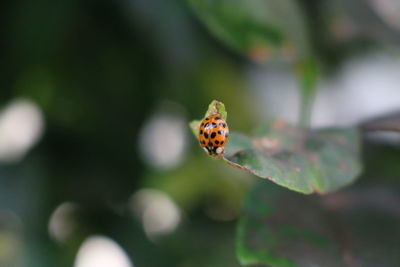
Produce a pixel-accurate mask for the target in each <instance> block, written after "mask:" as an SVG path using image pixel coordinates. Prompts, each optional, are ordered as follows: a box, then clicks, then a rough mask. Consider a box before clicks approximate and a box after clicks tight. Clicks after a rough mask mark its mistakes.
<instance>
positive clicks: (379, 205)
mask: <svg viewBox="0 0 400 267" xmlns="http://www.w3.org/2000/svg"><path fill="white" fill-rule="evenodd" d="M399 196H400V188H395V189H394V188H389V187H382V186H380V187H368V188H362V189H353V190H347V191H341V192H338V193H335V194H330V195H326V196H323V197H321V196H305V195H301V194H294V193H291V192H290V191H285V190H282V189H279V188H278V187H271V186H269V185H268V184H265V183H258V184H257V185H256V186H255V188H254V189H253V190H252V191H251V192H250V194H249V196H248V198H247V202H246V207H245V212H244V215H243V216H242V218H241V220H240V221H239V224H238V227H237V239H236V248H237V255H238V258H239V261H240V262H241V263H242V264H243V265H252V264H259V265H262V266H264V265H268V266H397V264H398V263H399V262H400V244H399V242H398V238H395V237H397V236H399V235H400V212H399V209H398V203H399V202H400V197H399Z"/></svg>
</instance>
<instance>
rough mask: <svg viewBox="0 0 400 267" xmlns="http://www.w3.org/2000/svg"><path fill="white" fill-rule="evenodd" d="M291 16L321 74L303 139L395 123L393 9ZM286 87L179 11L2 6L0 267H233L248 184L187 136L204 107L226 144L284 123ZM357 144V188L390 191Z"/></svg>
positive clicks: (391, 153)
mask: <svg viewBox="0 0 400 267" xmlns="http://www.w3.org/2000/svg"><path fill="white" fill-rule="evenodd" d="M295 2H296V1H295ZM383 2H385V3H386V2H390V1H383ZM297 3H298V5H299V7H300V9H299V12H300V16H301V17H303V18H304V21H305V25H306V28H307V30H308V32H309V38H310V42H311V46H310V47H311V49H312V53H313V54H314V55H315V57H316V58H317V59H318V61H319V62H320V64H321V69H322V72H323V76H322V78H321V83H320V84H321V85H320V88H319V91H318V94H317V97H316V103H315V110H314V114H315V115H314V116H313V119H312V125H313V126H314V127H322V126H331V125H355V124H357V123H359V122H361V121H363V120H365V119H368V118H372V117H374V116H378V115H381V114H385V113H387V112H390V111H394V110H396V109H398V108H399V107H400V90H399V89H398V84H399V83H398V82H400V80H399V77H400V75H399V74H400V73H399V70H400V68H399V67H400V63H399V62H400V54H399V50H398V42H399V40H400V38H399V29H400V22H399V21H398V19H397V17H396V16H393V14H391V13H390V12H391V10H393V9H394V10H400V8H399V5H398V4H396V3H392V5H394V7H393V6H392V7H391V8H388V7H387V5H386V4H383V5H382V4H379V1H372V0H371V1H366V2H363V3H359V2H357V1H356V2H354V3H347V1H316V0H314V1H297ZM389 4H390V3H389ZM395 8H397V9H395ZM397 14H398V13H397ZM297 89H298V86H297V81H296V78H295V76H294V75H293V68H292V66H291V65H290V63H288V62H287V61H285V60H276V61H274V60H272V61H269V62H268V63H267V64H264V63H262V64H261V63H257V62H256V63H255V62H253V61H252V60H251V59H247V58H246V57H242V56H241V55H240V54H239V53H237V52H236V51H235V50H234V49H231V48H229V47H228V46H226V45H225V44H224V43H223V42H220V41H219V40H218V38H215V36H214V35H213V34H212V33H210V32H209V31H208V29H207V28H206V27H205V26H204V25H203V24H202V22H201V21H200V20H199V19H198V18H197V17H196V15H195V13H194V12H193V10H192V9H191V8H190V6H189V4H188V3H187V2H185V1H181V0H172V1H162V0H124V1H105V0H101V1H77V0H60V1H49V0H37V1H32V0H22V1H2V2H1V3H0V161H1V162H0V266H29V267H31V266H41V267H42V266H60V267H62V266H74V264H75V266H78V267H82V266H85V267H91V266H97V265H93V264H92V265H90V264H91V263H87V262H86V263H84V262H85V260H86V261H87V258H95V259H98V260H99V259H102V258H101V257H102V256H104V257H106V258H108V259H111V260H112V259H114V260H115V261H118V260H119V261H120V263H119V265H118V264H116V263H110V264H111V265H108V266H121V267H122V266H138V267H141V266H144V267H148V266H150V267H151V266H180V267H192V266H194V267H196V266H239V263H238V261H237V259H236V256H235V224H236V221H237V218H238V216H239V215H240V213H241V208H242V206H243V198H244V196H245V193H246V192H247V189H248V188H249V187H250V186H251V184H252V183H253V182H254V181H255V180H256V179H257V178H254V177H253V176H251V175H249V174H246V173H244V172H243V171H240V170H235V169H232V168H230V167H227V166H225V165H223V164H220V163H218V162H216V161H213V160H211V159H210V158H208V157H207V155H206V154H205V153H204V152H203V151H202V150H201V149H200V148H199V146H198V145H197V142H196V140H195V139H194V138H193V137H192V136H191V133H190V130H189V127H188V126H187V123H188V122H189V121H190V120H192V119H199V118H201V116H202V115H203V114H204V112H205V110H206V108H207V105H208V103H209V102H210V101H211V100H213V99H218V100H221V101H223V102H224V103H225V105H226V107H227V110H228V112H229V116H228V122H229V125H230V128H231V129H234V130H236V131H242V132H250V129H252V128H255V126H256V125H258V124H260V123H261V122H262V120H263V119H266V118H267V117H270V116H272V117H282V118H284V119H287V120H289V121H292V122H293V121H295V120H296V118H297V117H298V105H299V104H298V103H299V100H298V98H299V97H298V93H297ZM355 102H356V103H357V104H358V105H357V106H356V107H355V105H354V103H355ZM374 138H375V139H374ZM368 142H370V141H368ZM372 143H373V145H370V146H367V147H366V150H365V151H366V154H365V156H364V157H365V158H366V160H367V161H368V162H372V163H371V164H373V165H370V164H368V165H367V174H366V175H365V177H364V178H365V179H366V180H368V177H377V176H379V175H382V172H381V171H380V170H384V172H383V175H384V176H385V177H387V178H388V181H393V180H396V179H393V178H397V177H398V175H399V174H400V170H399V167H398V166H397V165H398V164H397V165H396V163H397V162H398V160H397V159H398V155H399V154H398V152H399V146H398V144H399V141H398V138H397V139H396V137H390V138H386V137H379V136H378V137H373V138H372ZM376 151H379V161H378V156H377V154H376V153H375V152H376ZM384 156H387V159H388V160H385V157H384ZM371 166H372V167H371ZM368 173H371V175H368ZM371 179H372V180H373V178H371ZM266 183H267V182H266ZM273 186H275V185H272V184H271V187H273ZM93 251H95V252H96V253H97V254H96V253H95V254H90V253H94V252H93ZM107 253H109V254H107ZM88 255H91V256H88ZM113 257H114V258H113ZM104 261H106V260H104ZM111 262H112V261H111ZM103 263H104V262H103Z"/></svg>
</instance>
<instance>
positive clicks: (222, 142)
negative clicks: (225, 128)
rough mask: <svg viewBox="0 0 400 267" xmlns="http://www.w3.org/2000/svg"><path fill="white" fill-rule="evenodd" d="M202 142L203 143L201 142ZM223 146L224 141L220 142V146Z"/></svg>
mask: <svg viewBox="0 0 400 267" xmlns="http://www.w3.org/2000/svg"><path fill="white" fill-rule="evenodd" d="M203 142H204V141H203ZM223 144H224V141H221V145H223Z"/></svg>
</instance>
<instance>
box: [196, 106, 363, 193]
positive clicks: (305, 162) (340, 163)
mask: <svg viewBox="0 0 400 267" xmlns="http://www.w3.org/2000/svg"><path fill="white" fill-rule="evenodd" d="M218 103H219V108H222V107H224V106H223V104H222V103H221V102H218ZM224 110H225V109H224ZM207 114H208V113H207ZM207 114H206V115H207ZM199 124H200V121H194V122H192V123H191V127H192V130H193V133H194V134H195V136H196V138H198V127H199ZM359 147H360V136H359V132H358V131H357V130H356V129H354V128H347V129H324V130H318V131H306V130H302V129H299V128H295V127H293V126H291V125H289V124H287V123H285V122H283V121H280V120H278V121H266V122H264V125H262V127H261V128H260V129H259V131H258V132H257V134H255V135H253V136H247V135H244V134H240V133H235V132H232V131H231V133H230V137H229V140H228V143H227V145H226V147H225V155H224V156H223V157H221V159H222V160H223V161H224V162H225V163H227V164H229V165H232V166H234V167H237V168H240V169H243V170H246V171H249V172H251V173H253V174H254V175H257V176H259V177H261V178H265V179H269V180H271V181H272V182H274V183H276V184H278V185H281V186H284V187H286V188H289V189H291V190H293V191H297V192H301V193H304V194H311V193H313V192H317V193H321V194H322V193H326V192H332V191H335V190H337V189H339V188H341V187H343V186H345V185H348V184H350V183H351V182H353V181H354V180H355V179H356V177H357V176H358V174H359V173H360V171H361V163H360V159H359V149H360V148H359Z"/></svg>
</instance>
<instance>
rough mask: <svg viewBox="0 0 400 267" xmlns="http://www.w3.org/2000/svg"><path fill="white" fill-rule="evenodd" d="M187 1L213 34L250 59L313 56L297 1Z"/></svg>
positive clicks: (263, 60) (265, 59)
mask: <svg viewBox="0 0 400 267" xmlns="http://www.w3.org/2000/svg"><path fill="white" fill-rule="evenodd" d="M187 1H188V2H189V3H190V5H191V7H192V8H193V10H194V12H195V13H196V15H197V16H198V18H199V19H200V20H201V21H202V22H203V23H204V24H205V25H206V26H207V28H208V29H209V30H210V32H211V33H212V34H214V35H215V36H216V37H217V38H219V39H220V40H221V41H223V42H224V43H225V44H227V45H228V46H230V47H231V48H233V49H234V50H236V51H237V52H239V53H241V54H244V55H245V56H247V57H249V58H250V59H253V60H255V61H257V62H265V61H267V60H268V59H271V58H275V57H282V56H283V57H284V58H289V59H293V58H303V57H306V55H309V43H308V37H307V33H306V27H305V25H304V24H305V23H304V19H303V17H302V13H301V12H300V9H299V7H298V6H297V3H296V1H294V0H268V1H265V0H251V1H248V0H187Z"/></svg>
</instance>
